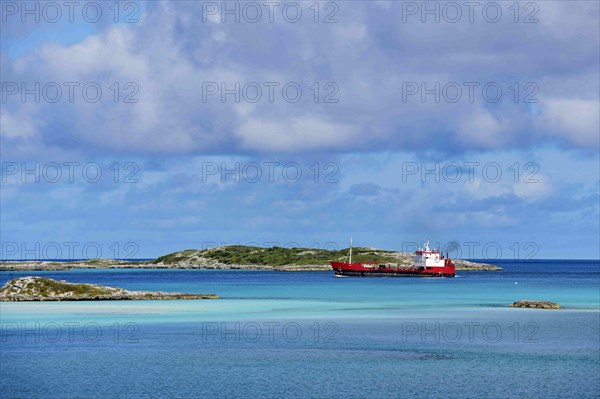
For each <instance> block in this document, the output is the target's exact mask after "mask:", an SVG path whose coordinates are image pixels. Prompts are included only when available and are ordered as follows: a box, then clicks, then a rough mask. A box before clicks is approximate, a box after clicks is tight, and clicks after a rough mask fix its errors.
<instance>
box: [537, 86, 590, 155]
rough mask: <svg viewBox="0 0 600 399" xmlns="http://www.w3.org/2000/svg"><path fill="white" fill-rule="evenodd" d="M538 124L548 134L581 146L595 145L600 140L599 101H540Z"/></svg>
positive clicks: (563, 99)
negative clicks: (540, 110)
mask: <svg viewBox="0 0 600 399" xmlns="http://www.w3.org/2000/svg"><path fill="white" fill-rule="evenodd" d="M540 105H541V108H542V112H541V115H540V120H539V121H538V124H539V126H540V128H541V129H543V130H546V131H548V132H549V134H548V135H549V136H554V137H560V138H563V139H565V140H567V141H568V142H570V143H571V144H574V145H576V146H582V147H597V146H598V141H599V140H600V102H599V101H598V100H582V99H576V98H575V99H572V98H547V99H543V100H542V101H541V104H540Z"/></svg>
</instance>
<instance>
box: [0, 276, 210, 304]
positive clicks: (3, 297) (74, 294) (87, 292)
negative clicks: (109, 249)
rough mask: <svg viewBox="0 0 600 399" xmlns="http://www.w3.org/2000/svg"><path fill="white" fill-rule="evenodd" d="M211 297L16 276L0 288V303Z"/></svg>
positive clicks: (207, 295)
mask: <svg viewBox="0 0 600 399" xmlns="http://www.w3.org/2000/svg"><path fill="white" fill-rule="evenodd" d="M217 298H219V297H218V296H217V295H214V294H180V293H170V292H152V291H128V290H124V289H122V288H114V287H107V286H104V285H96V284H80V283H69V282H67V281H64V280H52V279H49V278H43V277H20V278H15V279H12V280H10V281H9V282H7V283H6V284H5V285H4V286H3V287H2V289H0V301H2V302H21V301H99V300H151V299H154V300H156V299H217Z"/></svg>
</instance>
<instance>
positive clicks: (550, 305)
mask: <svg viewBox="0 0 600 399" xmlns="http://www.w3.org/2000/svg"><path fill="white" fill-rule="evenodd" d="M508 306H510V307H511V308H531V309H560V305H559V304H558V303H555V302H550V301H533V300H522V301H516V302H513V303H511V304H510V305H508Z"/></svg>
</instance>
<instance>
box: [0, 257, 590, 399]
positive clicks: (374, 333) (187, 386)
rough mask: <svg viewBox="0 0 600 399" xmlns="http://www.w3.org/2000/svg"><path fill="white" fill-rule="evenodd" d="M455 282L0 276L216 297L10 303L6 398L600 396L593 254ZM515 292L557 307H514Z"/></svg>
mask: <svg viewBox="0 0 600 399" xmlns="http://www.w3.org/2000/svg"><path fill="white" fill-rule="evenodd" d="M497 263H498V264H499V265H500V266H501V267H504V268H505V269H504V270H503V271H499V272H459V274H458V277H457V278H454V279H418V278H406V279H377V278H373V279H369V278H334V277H333V276H332V274H331V273H328V272H308V273H288V272H252V271H198V270H147V269H142V270H114V269H104V270H83V271H81V270H75V271H60V272H44V273H31V272H29V273H8V272H2V273H0V283H4V282H6V281H8V280H9V279H11V278H14V277H17V276H22V275H31V274H35V275H41V276H47V277H51V278H56V279H65V280H68V281H75V282H89V283H99V284H107V285H113V286H120V287H123V288H128V289H143V290H161V291H178V292H197V293H216V294H219V295H220V296H221V297H222V299H220V300H214V301H109V302H55V303H2V305H1V308H0V310H1V311H0V319H1V324H2V330H1V337H0V338H1V343H2V347H1V348H2V350H1V352H0V376H1V378H0V388H1V389H0V392H1V396H2V397H7V398H8V397H27V398H37V397H39V398H71V397H85V398H89V397H103V398H104V397H123V398H138V397H148V398H154V397H168V398H178V397H181V398H186V397H194V398H195V397H204V396H210V397H268V398H270V397H281V396H284V395H288V396H289V395H291V396H300V397H315V398H336V397H344V398H349V397H350V398H353V397H374V398H387V397H411V398H412V397H473V398H475V397H476V398H481V397H514V398H523V397H540V398H541V397H543V398H549V397H557V398H558V397H560V398H564V397H567V398H570V397H572V398H581V397H589V398H592V397H598V396H599V394H600V392H599V386H600V338H599V337H600V311H599V307H600V265H599V262H598V261H534V262H510V261H498V262H497ZM519 299H545V300H551V301H556V302H559V303H561V304H562V305H563V306H564V307H565V308H564V309H561V310H555V311H552V310H529V309H512V308H508V307H506V305H507V304H509V303H511V302H513V301H515V300H519Z"/></svg>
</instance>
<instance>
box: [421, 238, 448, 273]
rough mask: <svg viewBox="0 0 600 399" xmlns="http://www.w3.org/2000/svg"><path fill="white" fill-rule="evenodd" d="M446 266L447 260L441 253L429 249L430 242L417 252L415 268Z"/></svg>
mask: <svg viewBox="0 0 600 399" xmlns="http://www.w3.org/2000/svg"><path fill="white" fill-rule="evenodd" d="M444 264H445V260H444V258H443V257H442V256H440V251H438V250H437V249H430V248H429V241H427V242H426V243H424V244H423V248H419V249H418V250H417V251H416V252H415V259H414V266H415V267H426V268H427V267H444Z"/></svg>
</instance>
